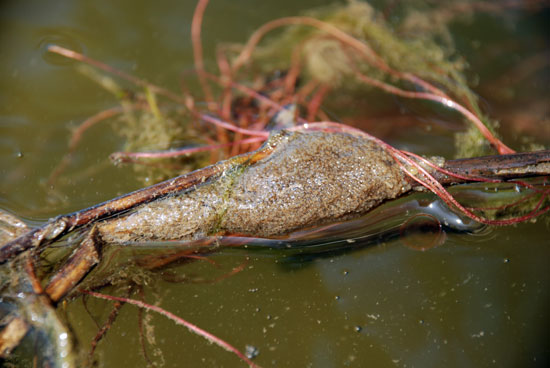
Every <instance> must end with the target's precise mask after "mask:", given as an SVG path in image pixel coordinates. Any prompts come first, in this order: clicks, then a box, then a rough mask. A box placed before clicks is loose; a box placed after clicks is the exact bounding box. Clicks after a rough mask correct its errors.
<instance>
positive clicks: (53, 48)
mask: <svg viewBox="0 0 550 368" xmlns="http://www.w3.org/2000/svg"><path fill="white" fill-rule="evenodd" d="M48 51H49V52H53V53H56V54H59V55H62V56H65V57H67V58H69V59H73V60H78V61H81V62H84V63H86V64H89V65H93V66H95V67H96V68H99V69H101V70H104V71H106V72H108V73H111V74H114V75H116V76H119V77H121V78H122V79H126V80H127V81H129V82H132V83H134V84H135V85H138V86H141V87H147V88H149V89H150V90H151V91H153V92H155V93H158V94H160V95H163V96H166V97H168V98H170V99H171V100H173V101H175V102H178V103H181V104H183V105H184V106H185V102H186V101H185V99H184V98H183V97H182V96H178V95H176V94H175V93H174V92H171V91H169V90H167V89H166V88H162V87H159V86H157V85H155V84H152V83H149V82H147V81H145V80H143V79H140V78H137V77H135V76H133V75H131V74H128V73H125V72H123V71H121V70H118V69H116V68H113V67H112V66H110V65H107V64H105V63H102V62H101V61H98V60H95V59H92V58H90V57H88V56H85V55H83V54H81V53H79V52H76V51H73V50H69V49H66V48H64V47H61V46H58V45H50V46H48Z"/></svg>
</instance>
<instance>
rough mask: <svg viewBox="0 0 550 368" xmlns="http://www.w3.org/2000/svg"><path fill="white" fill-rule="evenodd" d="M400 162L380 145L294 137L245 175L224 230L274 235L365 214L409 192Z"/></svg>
mask: <svg viewBox="0 0 550 368" xmlns="http://www.w3.org/2000/svg"><path fill="white" fill-rule="evenodd" d="M409 189H410V187H409V186H408V185H407V184H406V182H405V181H404V174H403V173H402V171H401V170H400V169H399V167H398V165H397V164H396V162H395V160H394V159H393V158H392V157H391V156H390V155H389V154H388V153H386V152H385V151H384V150H383V149H382V148H381V147H379V146H378V145H377V144H376V143H374V142H372V141H370V140H366V139H364V138H359V137H355V136H351V135H348V134H336V133H323V132H311V133H293V134H292V135H291V136H290V137H289V139H288V140H287V142H286V143H285V144H284V145H280V146H279V147H278V149H277V150H276V151H275V152H274V153H272V154H271V155H270V156H269V157H268V158H266V159H265V160H263V161H262V162H261V163H260V164H259V165H254V166H252V167H250V168H248V170H247V171H246V174H245V175H243V176H241V177H240V178H239V180H238V181H237V183H236V184H235V185H234V187H233V189H232V196H231V198H230V200H229V202H228V203H227V212H226V213H225V216H224V218H223V223H222V226H223V228H224V229H226V230H227V231H229V232H239V233H247V234H254V235H256V236H273V235H279V234H284V233H287V232H289V231H292V230H296V229H300V228H304V227H308V226H312V225H318V224H321V223H327V222H331V221H336V220H342V219H345V218H349V217H352V216H354V215H358V214H363V213H365V212H367V211H368V210H369V209H371V208H372V207H374V206H376V205H378V204H380V203H381V202H382V201H384V200H387V199H391V198H395V197H397V196H398V195H399V194H402V193H403V192H405V191H408V190H409Z"/></svg>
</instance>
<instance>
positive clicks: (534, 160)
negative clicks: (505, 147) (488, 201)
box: [434, 150, 550, 185]
mask: <svg viewBox="0 0 550 368" xmlns="http://www.w3.org/2000/svg"><path fill="white" fill-rule="evenodd" d="M443 168H444V169H446V170H448V171H451V172H453V173H455V174H458V175H467V176H474V177H480V178H486V179H498V180H510V179H518V178H526V177H530V176H544V175H550V150H546V151H536V152H520V153H514V154H509V155H496V156H484V157H474V158H464V159H459V160H449V161H447V162H445V165H444V166H443ZM434 177H435V178H436V179H437V180H438V181H439V182H440V183H441V184H443V185H450V184H458V183H466V182H471V180H464V179H459V178H454V177H450V176H447V175H444V174H442V173H440V172H436V173H435V174H434Z"/></svg>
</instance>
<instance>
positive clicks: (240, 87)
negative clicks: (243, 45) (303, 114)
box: [206, 73, 307, 123]
mask: <svg viewBox="0 0 550 368" xmlns="http://www.w3.org/2000/svg"><path fill="white" fill-rule="evenodd" d="M206 76H207V77H208V78H210V79H212V80H215V81H218V82H219V83H223V82H222V81H221V80H220V78H219V77H218V76H215V75H212V74H208V73H206ZM229 84H230V85H231V87H233V88H235V89H236V90H239V91H241V92H242V93H244V94H246V95H248V96H250V97H252V98H254V99H255V100H257V101H260V102H262V103H264V104H266V105H268V106H270V107H272V108H274V109H275V110H277V111H282V110H284V106H281V105H280V104H278V103H277V102H275V101H273V100H272V99H270V98H268V97H266V96H264V95H262V94H261V93H258V92H257V91H256V90H254V89H253V88H250V87H247V86H245V85H243V84H240V83H236V82H233V81H229ZM298 121H300V122H302V123H306V122H307V121H306V120H305V119H303V118H300V117H299V118H298Z"/></svg>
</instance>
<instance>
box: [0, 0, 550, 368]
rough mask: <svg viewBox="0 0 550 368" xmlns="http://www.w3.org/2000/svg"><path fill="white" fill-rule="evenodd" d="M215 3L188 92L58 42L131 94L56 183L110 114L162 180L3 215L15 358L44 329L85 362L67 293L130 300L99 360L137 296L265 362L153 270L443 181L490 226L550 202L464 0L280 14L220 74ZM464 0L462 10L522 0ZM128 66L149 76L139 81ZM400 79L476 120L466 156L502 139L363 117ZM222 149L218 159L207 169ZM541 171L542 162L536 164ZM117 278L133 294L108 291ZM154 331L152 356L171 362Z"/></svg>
mask: <svg viewBox="0 0 550 368" xmlns="http://www.w3.org/2000/svg"><path fill="white" fill-rule="evenodd" d="M207 3H208V1H206V0H199V1H198V4H197V8H196V10H195V15H194V17H193V24H192V38H193V46H194V55H195V71H196V76H197V80H196V84H197V85H198V86H200V88H201V89H202V95H198V94H197V93H191V92H190V89H189V88H188V87H186V84H185V83H184V82H182V85H183V88H182V92H181V94H177V93H174V92H171V91H168V90H166V89H164V88H162V87H158V86H155V85H153V84H151V83H148V82H146V81H144V80H141V79H138V78H136V77H134V76H132V75H129V74H127V73H125V72H123V71H119V70H117V69H114V68H112V67H110V66H108V65H106V64H104V63H102V62H100V61H97V60H94V59H92V58H90V57H88V56H86V55H83V54H81V53H78V52H75V51H72V50H69V49H66V48H63V47H60V46H56V45H52V46H50V47H49V51H50V52H53V53H57V54H60V55H63V56H66V57H68V58H71V59H75V60H78V61H81V62H82V64H81V65H80V66H79V67H78V68H79V71H80V72H82V73H83V74H85V75H86V76H88V77H89V78H91V79H93V80H94V81H96V82H97V83H99V84H100V85H101V86H103V87H104V88H105V89H107V90H108V91H110V92H112V93H113V95H114V96H115V97H116V98H117V99H118V100H119V102H120V106H115V107H113V108H111V109H108V110H105V111H101V112H98V113H97V114H96V115H94V116H93V117H91V118H89V119H88V120H87V121H85V122H84V123H83V124H82V125H81V126H80V127H79V128H78V129H77V130H75V132H74V134H73V137H72V140H71V142H70V147H69V151H68V153H67V155H66V156H65V158H64V159H63V161H62V162H61V163H60V165H59V166H58V167H57V168H56V169H55V170H54V171H53V172H52V174H51V176H50V180H49V184H51V183H54V182H55V181H56V180H58V178H59V177H60V176H62V175H63V172H64V170H65V168H66V167H67V166H68V165H70V164H71V155H72V154H73V153H74V152H75V150H77V149H78V142H79V141H80V139H81V138H82V136H83V135H84V134H85V132H86V130H87V129H88V128H89V127H91V126H92V125H95V124H98V123H101V122H102V121H106V120H109V121H111V122H112V123H113V124H114V126H115V127H116V131H117V132H118V133H119V134H120V135H121V136H122V137H123V138H124V140H125V142H126V145H125V152H116V153H113V154H112V156H111V158H112V159H113V161H114V162H116V163H118V164H121V163H129V164H132V165H133V166H134V168H135V170H136V174H137V175H139V177H140V179H141V180H142V181H143V182H144V183H146V184H153V183H158V182H160V183H159V184H157V185H154V186H151V187H147V188H145V189H142V190H139V191H136V192H133V193H130V194H127V195H124V196H122V197H119V198H116V199H114V200H111V201H108V202H105V203H102V204H100V205H97V206H94V207H91V208H88V209H85V210H82V211H78V212H75V213H72V214H69V215H64V216H59V217H57V218H55V219H52V220H51V221H49V222H48V223H46V224H44V225H43V226H41V227H38V228H35V229H32V230H28V229H26V227H25V225H24V224H23V223H21V222H19V221H18V220H17V219H15V218H13V217H12V216H10V215H7V214H5V215H4V214H3V215H2V216H3V218H2V219H1V220H2V223H0V225H1V230H2V231H3V232H2V233H1V234H2V235H3V237H2V238H0V242H1V243H2V244H3V245H2V246H1V248H0V262H1V267H0V268H1V274H0V279H1V280H2V285H3V286H2V301H1V306H2V313H3V314H2V327H3V329H2V331H1V332H0V354H1V356H2V357H3V358H6V359H8V360H9V359H11V358H10V353H11V352H12V351H13V350H14V349H16V348H17V346H18V345H19V343H20V342H21V341H22V339H23V338H24V336H25V334H26V333H27V332H28V333H29V334H33V335H34V337H35V339H36V344H37V346H40V347H39V348H38V349H37V351H36V352H33V353H32V354H36V357H34V356H33V358H32V359H36V361H37V362H39V363H38V364H39V365H40V364H41V365H43V366H63V367H72V366H75V364H76V363H75V362H77V361H78V355H79V354H83V352H79V351H77V349H76V347H75V346H73V342H72V339H71V338H70V336H71V332H70V328H69V327H68V326H67V325H66V324H65V323H64V322H63V320H62V318H60V317H59V316H58V312H59V311H57V310H56V309H55V307H56V306H59V304H62V302H64V301H67V302H70V301H71V300H73V299H75V298H80V297H81V298H83V300H87V299H88V298H89V297H97V298H102V299H107V300H111V301H113V302H115V304H114V307H113V310H112V312H111V314H110V316H109V317H108V319H107V320H106V321H105V323H104V324H103V325H102V326H99V325H98V332H97V334H96V336H95V337H94V339H93V341H92V344H91V349H90V350H91V352H90V354H89V359H87V360H86V361H87V364H88V365H90V366H92V365H93V364H94V359H95V358H94V356H93V353H94V351H95V347H96V346H97V344H98V343H99V342H100V340H101V339H102V338H103V337H104V336H105V334H107V333H108V331H109V329H110V327H111V326H112V324H113V323H115V320H116V317H117V315H118V313H119V311H120V309H121V308H122V306H123V305H124V303H129V304H134V305H137V306H138V307H140V308H145V309H147V310H150V311H155V312H159V313H161V314H163V315H165V316H167V317H168V318H170V319H172V320H174V321H176V323H178V324H182V325H184V326H186V327H187V328H189V329H190V330H191V331H192V332H194V333H197V334H198V335H200V336H202V337H204V338H206V339H207V340H208V341H210V342H213V343H215V344H217V345H218V346H221V347H222V348H224V349H226V350H228V351H230V352H232V353H234V354H236V355H237V356H238V357H239V358H240V359H241V360H243V361H244V362H246V363H247V364H248V365H249V366H255V363H254V362H252V361H251V359H252V358H253V357H254V354H252V353H250V354H248V353H245V354H243V353H241V352H240V350H239V349H236V348H235V347H233V346H231V345H230V344H228V343H227V342H225V341H223V340H221V339H220V338H218V337H216V336H214V335H212V334H210V333H208V332H206V331H204V330H202V329H200V328H199V327H198V326H195V325H193V324H191V323H190V322H187V321H185V320H182V319H181V318H179V317H177V316H175V315H174V314H172V313H170V312H168V311H166V310H163V309H162V308H160V307H159V306H158V305H151V304H147V303H145V302H144V301H143V299H144V296H143V295H144V290H145V289H146V287H147V286H148V285H150V284H151V283H154V281H153V280H155V279H156V278H158V277H160V278H164V279H165V280H171V281H178V280H183V279H185V277H184V276H182V275H178V274H177V272H170V268H171V267H175V266H178V265H184V264H187V263H192V262H193V261H196V260H208V259H207V258H206V256H207V255H208V254H211V253H213V252H215V251H217V250H218V249H220V248H222V247H229V246H235V245H238V246H246V245H247V244H248V243H250V242H251V241H252V240H251V238H262V237H263V238H274V239H277V240H281V239H296V237H295V235H294V234H295V233H296V232H299V235H297V238H298V239H299V237H300V236H303V237H304V238H305V237H307V236H308V232H309V234H311V233H315V232H316V231H317V229H318V228H319V226H321V225H327V224H333V223H334V222H343V221H346V220H349V219H353V218H356V217H357V216H360V215H364V214H365V213H366V212H368V211H370V210H372V209H373V208H375V207H376V206H378V205H379V204H381V203H383V202H384V201H387V200H391V199H394V198H396V197H399V196H401V195H404V194H406V193H408V192H409V191H410V190H411V189H415V190H429V191H431V192H433V193H435V195H437V196H438V197H440V198H441V200H442V201H444V202H445V203H446V204H447V205H448V206H449V207H450V208H452V209H454V210H456V211H457V212H458V213H459V214H460V215H461V216H465V217H469V218H470V219H471V220H473V221H477V222H479V223H483V224H488V225H509V224H515V223H519V222H524V221H527V220H531V219H535V218H536V217H538V216H540V215H542V214H544V213H546V212H547V211H548V210H549V209H550V200H549V195H550V189H548V187H547V177H548V175H549V174H550V152H549V151H540V152H533V153H516V152H515V151H514V150H513V149H511V148H510V147H508V146H507V145H505V144H504V143H503V142H502V141H501V140H500V139H499V137H498V135H497V128H498V124H497V123H496V122H495V121H493V120H492V119H491V118H489V117H488V116H486V115H485V114H484V113H483V112H482V109H481V108H480V106H479V101H478V98H477V96H476V95H475V93H474V92H473V91H472V90H471V89H470V88H469V86H468V82H467V79H466V77H465V76H464V71H465V69H466V67H467V62H466V60H465V59H464V58H462V57H460V56H459V55H458V54H457V51H456V49H455V47H454V45H453V38H452V35H451V33H450V31H449V30H448V28H447V26H448V23H449V22H451V20H452V19H453V17H454V15H453V16H452V17H451V16H450V14H453V9H452V7H453V6H455V5H449V4H442V5H441V6H432V7H430V8H429V10H428V9H426V10H424V11H422V12H420V11H417V10H413V9H418V4H416V5H414V7H413V6H412V5H410V4H409V5H408V6H404V7H403V9H400V10H399V12H400V13H402V14H399V15H398V16H395V17H389V16H388V14H386V13H384V12H382V11H379V10H376V9H375V8H374V7H373V6H371V5H370V4H369V3H367V2H360V1H350V2H348V3H347V4H346V5H339V6H330V7H326V8H324V9H320V10H314V11H312V12H310V13H309V14H307V15H303V16H296V17H287V18H280V19H276V20H273V21H270V22H268V23H266V24H265V25H263V26H262V27H260V28H259V29H258V30H257V31H256V32H254V34H253V35H252V36H251V38H250V39H249V40H248V42H247V43H246V44H244V45H229V44H224V45H220V46H219V48H218V50H217V64H218V69H219V74H212V73H211V72H209V71H207V70H206V68H205V65H204V60H203V53H202V46H201V24H202V17H203V15H204V12H205V9H206V6H207ZM415 3H416V2H415ZM421 3H424V2H421ZM535 3H536V2H535ZM461 4H462V5H463V6H464V8H463V9H462V10H463V12H462V14H463V15H462V16H471V14H472V12H474V11H489V12H499V11H502V10H503V9H504V8H505V6H509V5H502V6H497V5H495V6H485V7H484V6H481V4H484V3H482V2H475V1H472V2H461ZM535 5H536V4H535ZM517 6H520V5H519V4H518V5H517ZM272 31H273V32H274V34H269V33H270V32H272ZM98 70H99V71H98ZM117 79H123V80H129V81H130V82H132V83H134V84H135V85H136V86H137V87H138V88H137V89H136V91H127V90H125V89H123V88H122V87H120V86H119V83H118V82H117ZM387 96H390V97H391V98H399V99H404V100H411V99H412V100H415V101H422V102H424V103H425V104H426V105H425V106H422V108H423V109H426V110H429V111H431V112H432V113H445V114H449V115H450V116H452V118H453V119H457V120H459V121H464V122H465V123H466V124H467V128H465V129H463V130H462V131H460V132H457V133H454V136H455V143H456V147H457V149H456V152H455V156H456V157H474V156H480V155H483V154H489V153H490V154H494V155H495V156H493V157H482V158H472V159H466V160H445V159H443V158H440V157H431V158H429V159H427V158H424V157H421V156H418V155H416V154H413V153H411V152H407V151H405V150H400V149H397V148H395V147H392V146H391V145H389V144H388V143H386V142H385V141H383V140H381V139H378V138H375V137H374V136H372V135H370V134H368V133H366V132H364V131H362V130H361V129H360V128H361V127H360V126H352V125H351V124H347V122H346V118H350V116H349V111H346V110H347V107H349V106H355V107H356V106H358V105H361V104H362V103H363V101H369V102H372V101H377V99H381V100H383V99H384V98H386V97H387ZM329 111H330V113H329ZM346 115H348V116H346ZM335 116H338V117H339V116H343V117H342V119H339V118H336V117H335ZM356 118H357V117H356ZM359 118H362V117H359ZM350 120H352V119H350ZM213 128H214V129H213ZM179 147H183V148H179ZM239 154H240V155H239ZM222 159H225V161H220V160H222ZM218 161H220V162H218ZM216 162H218V163H216ZM208 163H211V164H213V165H212V166H208V167H206V168H204V169H200V170H197V169H199V168H201V167H204V166H206V165H207V164H208ZM193 170H197V171H193ZM181 174H184V175H183V176H179V177H176V178H174V179H169V178H171V177H174V176H176V175H181ZM531 176H542V179H539V180H537V181H521V180H518V178H523V177H531ZM166 179H169V180H167V181H164V182H161V181H162V180H166ZM465 182H481V183H487V185H488V186H489V185H497V186H498V185H506V186H509V185H510V184H509V183H511V184H512V185H513V186H514V190H513V191H512V192H513V193H516V194H517V193H519V192H521V195H520V194H517V196H516V195H513V196H509V197H510V198H507V199H509V200H507V201H506V203H498V204H495V203H492V204H491V203H489V204H488V205H487V206H480V205H479V203H475V206H474V205H471V203H469V202H468V198H466V200H462V199H461V201H459V200H457V199H456V198H455V197H454V196H453V195H451V194H450V193H449V191H448V190H447V189H446V188H445V187H444V186H447V185H452V184H457V183H465ZM503 182H507V184H503ZM516 188H517V189H516ZM470 202H475V201H470ZM470 205H471V206H470ZM461 221H462V220H461V219H460V218H459V219H458V220H457V222H458V223H459V224H461V223H462V222H461ZM438 226H440V227H441V226H442V225H441V224H438ZM300 232H301V233H300ZM304 232H305V233H304ZM304 234H305V236H304ZM174 241H176V242H174ZM351 243H353V242H351ZM351 243H350V244H351ZM136 245H146V246H151V247H152V248H156V249H153V250H149V252H145V254H143V253H140V252H141V251H138V250H137V249H139V248H136V253H135V254H133V255H132V256H131V257H129V259H125V258H124V257H119V256H118V255H117V253H118V252H120V253H124V251H125V249H127V248H130V249H132V247H134V246H136ZM436 245H439V243H438V244H436ZM348 246H349V244H348ZM428 248H429V247H419V249H421V250H426V249H428ZM242 270H243V265H239V266H236V267H234V268H233V269H232V270H230V271H229V272H227V273H226V274H224V275H222V276H220V279H221V278H223V277H228V276H230V275H232V274H234V273H237V272H240V271H242ZM108 286H113V287H114V290H112V291H113V292H117V293H119V294H120V295H122V296H111V295H106V294H103V293H101V292H100V291H101V290H102V289H103V288H106V287H108ZM131 297H135V298H138V299H141V300H135V299H131ZM58 309H59V308H58ZM144 324H145V325H146V326H145V327H146V328H145V329H146V330H147V327H149V330H150V329H152V327H151V326H149V325H147V323H144ZM144 336H145V337H144ZM145 340H148V341H149V343H151V344H152V341H154V336H153V334H152V333H151V332H150V331H149V332H147V331H145V332H144V331H143V326H142V325H140V341H142V344H143V346H145V342H144V341H145ZM143 346H142V353H143V356H144V360H145V361H146V362H147V363H148V364H149V365H157V362H153V361H152V360H151V357H149V356H148V355H147V352H146V349H145V348H144V347H143ZM32 354H31V355H32ZM21 359H23V360H25V359H27V358H26V357H23V358H21ZM158 359H159V361H160V360H161V358H158Z"/></svg>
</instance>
